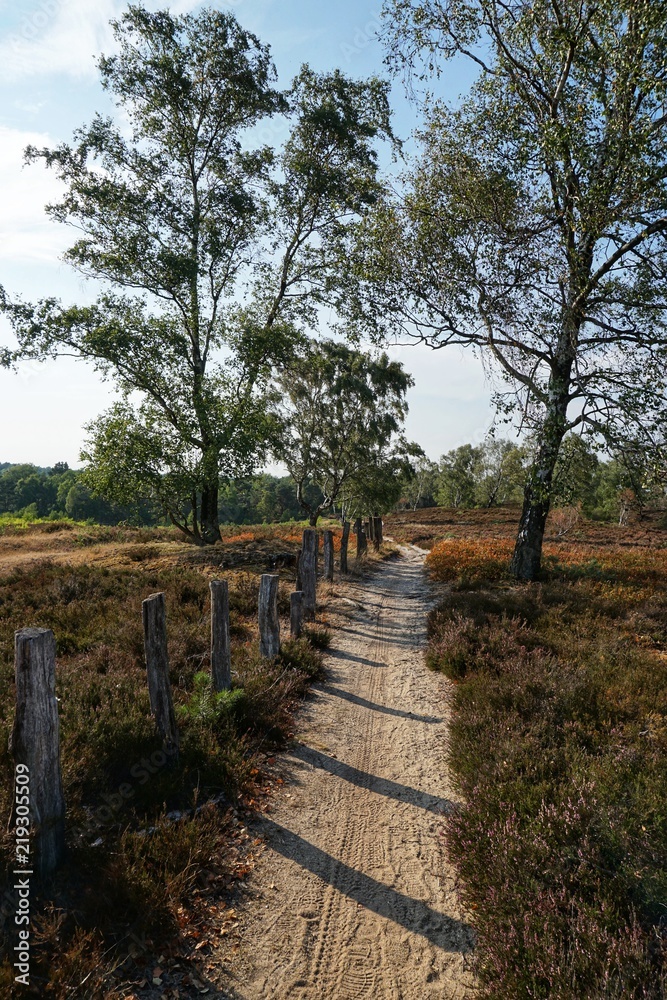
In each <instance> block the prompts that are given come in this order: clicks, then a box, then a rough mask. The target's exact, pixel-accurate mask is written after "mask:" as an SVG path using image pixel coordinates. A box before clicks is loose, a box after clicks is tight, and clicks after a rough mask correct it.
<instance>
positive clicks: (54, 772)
mask: <svg viewBox="0 0 667 1000" xmlns="http://www.w3.org/2000/svg"><path fill="white" fill-rule="evenodd" d="M14 648H15V667H16V715H15V717H14V728H13V731H12V738H11V749H12V753H13V757H14V763H15V764H25V765H26V766H27V768H28V777H29V786H28V787H29V794H30V805H29V809H30V823H31V827H32V832H33V835H34V846H35V858H36V867H37V871H38V872H39V874H40V876H41V877H46V876H48V875H50V874H51V873H52V872H53V871H55V869H56V868H57V867H58V866H59V865H60V863H61V862H62V860H63V857H64V854H65V799H64V796H63V790H62V781H61V775H60V733H59V720H58V702H57V701H56V641H55V637H54V635H53V632H51V631H50V629H41V628H28V629H23V630H22V631H21V632H17V633H16V636H15V646H14ZM14 808H15V809H16V805H15V807H14ZM16 815H17V814H16V812H14V816H13V823H12V825H15V821H16Z"/></svg>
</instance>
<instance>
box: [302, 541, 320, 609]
mask: <svg viewBox="0 0 667 1000" xmlns="http://www.w3.org/2000/svg"><path fill="white" fill-rule="evenodd" d="M318 548H319V538H318V535H317V531H316V530H315V529H314V528H306V530H305V531H304V533H303V546H302V550H301V590H302V591H303V618H304V621H307V622H312V621H315V611H316V607H317V552H318Z"/></svg>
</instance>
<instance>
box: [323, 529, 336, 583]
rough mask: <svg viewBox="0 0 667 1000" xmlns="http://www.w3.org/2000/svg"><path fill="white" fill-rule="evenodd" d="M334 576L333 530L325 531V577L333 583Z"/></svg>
mask: <svg viewBox="0 0 667 1000" xmlns="http://www.w3.org/2000/svg"><path fill="white" fill-rule="evenodd" d="M333 578H334V534H333V531H325V532H324V579H325V580H326V581H327V582H328V583H333Z"/></svg>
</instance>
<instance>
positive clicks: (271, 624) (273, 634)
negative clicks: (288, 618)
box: [259, 573, 280, 660]
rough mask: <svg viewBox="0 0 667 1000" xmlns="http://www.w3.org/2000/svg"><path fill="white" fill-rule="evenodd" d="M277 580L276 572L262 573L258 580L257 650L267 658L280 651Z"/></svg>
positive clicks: (278, 578)
mask: <svg viewBox="0 0 667 1000" xmlns="http://www.w3.org/2000/svg"><path fill="white" fill-rule="evenodd" d="M279 582H280V577H279V576H278V575H277V574H276V573H263V574H262V577H261V579H260V582H259V652H260V656H265V657H266V658H267V659H268V660H272V659H273V658H274V657H275V656H277V655H278V653H279V652H280V619H279V618H278V584H279Z"/></svg>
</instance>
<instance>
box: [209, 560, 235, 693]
mask: <svg viewBox="0 0 667 1000" xmlns="http://www.w3.org/2000/svg"><path fill="white" fill-rule="evenodd" d="M210 588H211V683H212V684H213V690H214V691H228V690H229V689H230V688H231V686H232V647H231V642H230V638H229V584H228V583H227V581H226V580H211V584H210Z"/></svg>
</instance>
